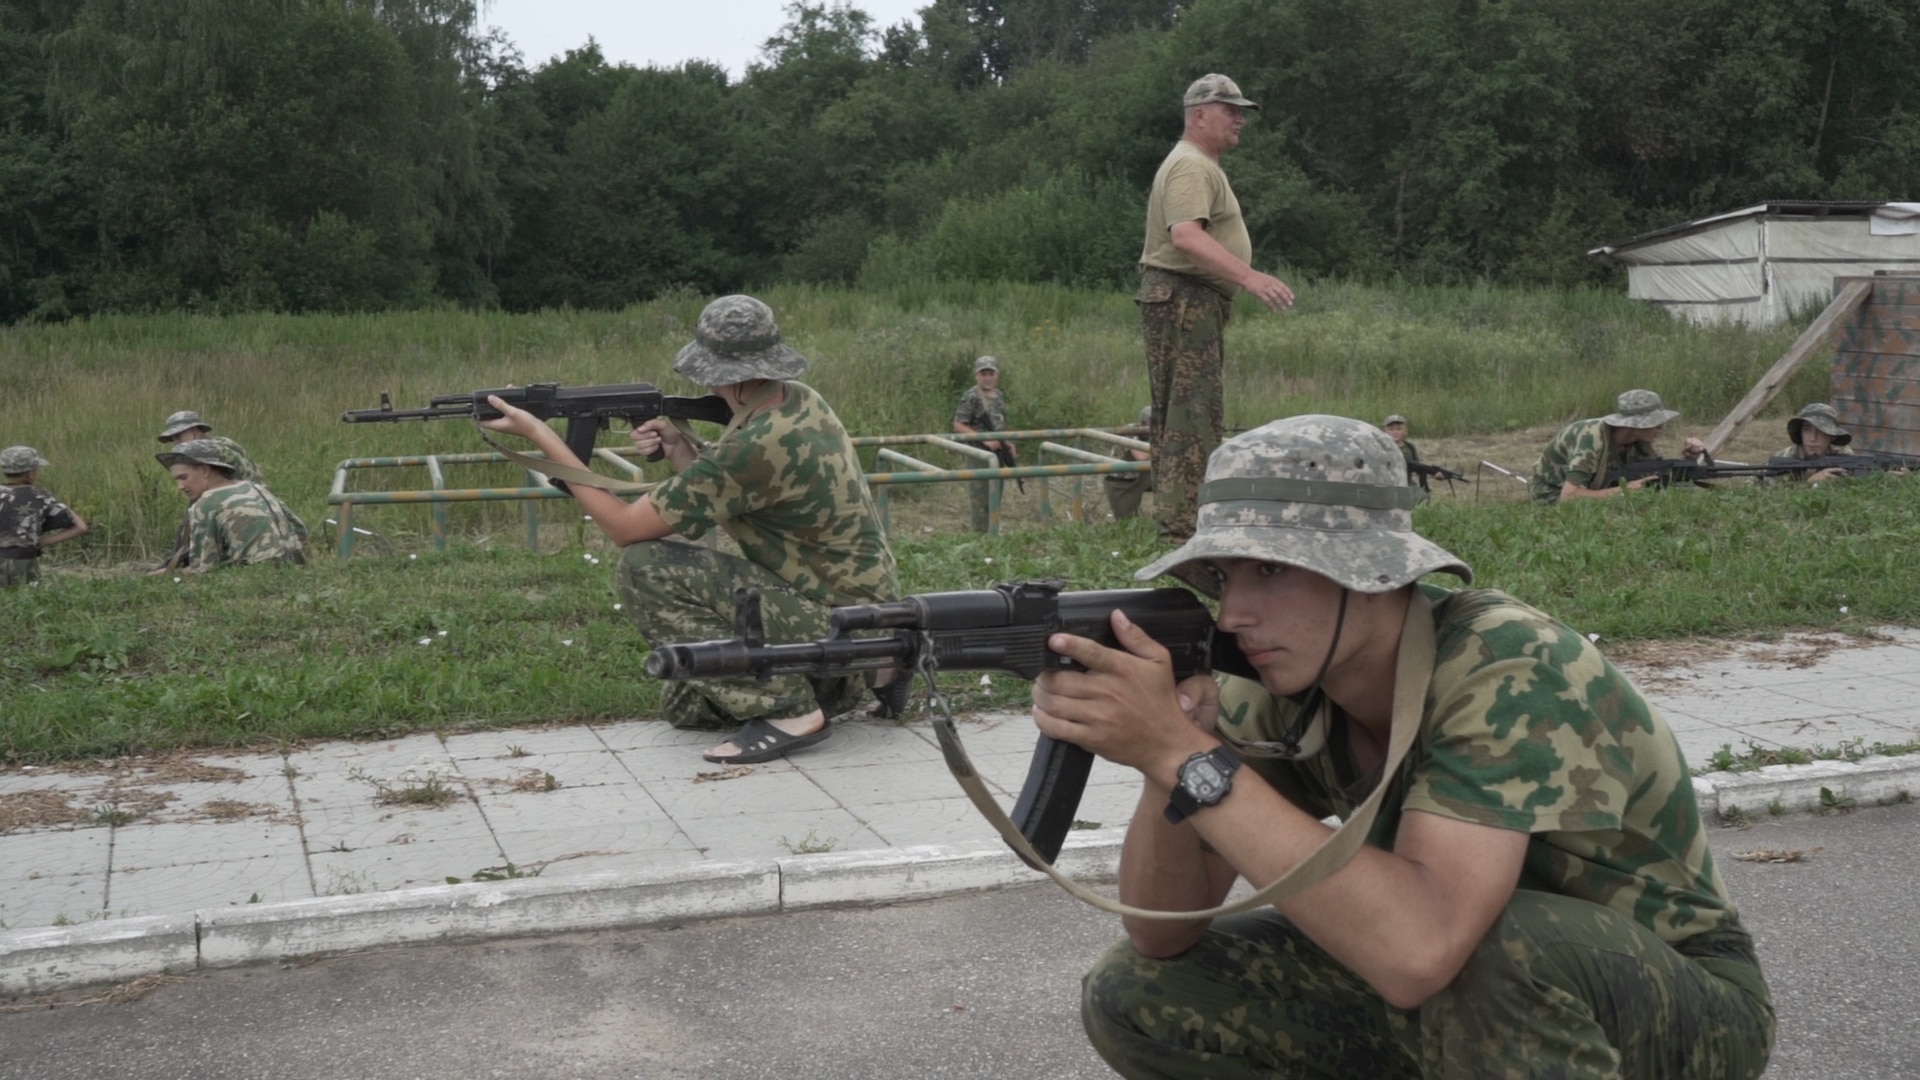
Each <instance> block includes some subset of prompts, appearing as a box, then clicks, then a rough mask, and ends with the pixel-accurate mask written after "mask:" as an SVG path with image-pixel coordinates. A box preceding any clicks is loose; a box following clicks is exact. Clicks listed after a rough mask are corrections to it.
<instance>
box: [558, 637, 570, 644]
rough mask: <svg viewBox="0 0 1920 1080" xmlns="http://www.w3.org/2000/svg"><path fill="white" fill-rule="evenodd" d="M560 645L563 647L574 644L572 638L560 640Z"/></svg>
mask: <svg viewBox="0 0 1920 1080" xmlns="http://www.w3.org/2000/svg"><path fill="white" fill-rule="evenodd" d="M560 644H562V645H572V644H573V639H572V638H561V639H560Z"/></svg>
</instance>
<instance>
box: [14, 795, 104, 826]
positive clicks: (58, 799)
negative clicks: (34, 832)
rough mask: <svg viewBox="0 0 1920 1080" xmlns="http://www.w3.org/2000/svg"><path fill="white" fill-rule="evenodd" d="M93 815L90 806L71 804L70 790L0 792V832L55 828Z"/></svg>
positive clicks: (76, 822)
mask: <svg viewBox="0 0 1920 1080" xmlns="http://www.w3.org/2000/svg"><path fill="white" fill-rule="evenodd" d="M92 817H93V808H92V807H80V806H75V805H73V793H72V792H69V791H55V790H54V789H52V788H39V789H36V790H34V791H16V792H13V793H12V794H10V795H0V833H9V832H13V831H15V830H17V829H57V828H60V827H61V826H63V825H74V824H78V823H79V822H82V821H88V820H90V819H92Z"/></svg>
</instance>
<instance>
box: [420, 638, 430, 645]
mask: <svg viewBox="0 0 1920 1080" xmlns="http://www.w3.org/2000/svg"><path fill="white" fill-rule="evenodd" d="M420 644H422V645H431V644H433V639H432V638H430V637H423V638H421V639H420Z"/></svg>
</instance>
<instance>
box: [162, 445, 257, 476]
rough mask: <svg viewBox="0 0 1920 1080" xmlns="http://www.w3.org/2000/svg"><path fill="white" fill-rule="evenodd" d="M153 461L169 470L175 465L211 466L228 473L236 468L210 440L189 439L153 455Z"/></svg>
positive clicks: (224, 452) (222, 450) (223, 451)
mask: <svg viewBox="0 0 1920 1080" xmlns="http://www.w3.org/2000/svg"><path fill="white" fill-rule="evenodd" d="M153 459H154V460H155V461H158V462H159V463H160V464H162V465H165V466H168V467H169V468H171V467H172V466H175V465H211V466H213V467H214V468H216V469H225V470H226V471H227V472H228V473H232V472H234V471H235V469H236V468H237V466H235V465H234V463H233V462H231V461H229V460H227V452H226V451H225V450H224V449H222V448H221V446H220V444H219V443H217V442H214V441H213V440H212V439H189V440H187V441H186V442H183V443H181V444H180V445H179V446H176V447H174V448H173V449H172V450H167V451H163V452H161V453H158V454H155V455H153Z"/></svg>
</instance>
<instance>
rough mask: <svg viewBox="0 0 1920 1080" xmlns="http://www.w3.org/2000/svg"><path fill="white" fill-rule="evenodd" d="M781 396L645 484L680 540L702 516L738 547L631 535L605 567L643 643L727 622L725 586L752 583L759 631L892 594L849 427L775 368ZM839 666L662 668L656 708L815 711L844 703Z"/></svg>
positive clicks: (703, 531)
mask: <svg viewBox="0 0 1920 1080" xmlns="http://www.w3.org/2000/svg"><path fill="white" fill-rule="evenodd" d="M785 385H786V390H787V393H786V400H785V401H784V402H783V403H781V404H780V405H778V406H776V407H774V408H772V409H769V410H767V411H766V412H763V413H760V414H758V415H756V416H754V417H752V418H750V419H748V420H747V421H746V422H745V423H743V424H741V425H740V426H739V428H737V429H736V430H734V431H733V432H732V433H731V434H729V435H728V436H726V437H725V438H723V439H722V440H721V441H720V442H718V443H715V444H713V445H712V446H709V447H707V448H706V449H705V450H704V451H702V452H701V454H700V456H699V458H698V459H697V460H695V461H694V463H693V464H691V465H689V466H688V467H687V468H686V469H685V470H684V471H682V472H680V473H679V474H678V475H676V476H674V477H672V478H670V479H668V480H666V481H665V482H663V483H662V484H661V485H660V486H659V487H657V488H655V489H653V491H652V492H650V493H649V494H648V496H647V497H648V498H649V499H650V500H651V501H652V503H653V506H654V508H655V509H656V510H658V511H659V512H660V516H661V517H662V518H664V519H665V520H666V522H667V523H668V524H669V525H671V526H673V530H674V532H675V533H676V534H677V535H678V536H679V537H682V538H685V539H686V540H698V539H699V538H701V537H702V536H705V535H707V534H708V533H709V532H711V531H712V530H713V529H715V528H720V529H722V530H724V531H725V532H726V533H727V534H728V535H729V536H731V537H733V539H734V540H735V541H736V542H738V543H739V545H740V550H741V551H742V553H744V554H745V555H746V558H745V559H741V558H738V557H735V556H732V555H728V554H725V553H723V552H717V551H712V550H709V549H706V548H702V547H696V546H694V545H692V544H689V543H684V542H682V541H680V540H673V539H668V540H659V541H649V542H643V543H638V544H631V545H628V547H627V548H626V549H625V550H624V551H622V552H621V554H620V568H619V571H618V574H617V580H618V584H619V589H620V595H621V599H622V600H623V601H624V603H625V605H626V610H627V612H628V614H629V615H630V616H631V617H632V619H633V621H634V623H635V625H637V626H638V627H639V628H640V633H641V634H642V635H643V636H645V637H646V639H647V641H648V643H650V644H653V645H660V644H664V643H667V642H676V641H706V640H713V639H718V638H727V637H732V636H733V610H734V605H733V590H734V589H735V588H736V587H738V586H742V585H750V586H755V587H757V588H759V589H760V590H761V593H762V607H763V613H764V616H765V618H766V628H767V639H768V640H769V641H803V640H808V639H813V638H820V637H824V636H826V634H827V632H828V631H829V630H830V629H831V627H830V625H829V622H828V617H829V609H830V608H831V607H833V606H835V605H840V604H862V603H874V602H878V601H885V600H894V599H897V598H898V597H899V595H900V582H899V578H898V574H897V571H896V570H895V568H894V562H893V552H892V550H891V549H889V548H888V546H887V541H886V536H885V535H884V534H883V533H882V532H881V529H880V519H879V515H878V513H877V512H876V511H875V510H874V506H873V498H872V496H871V494H869V492H868V490H867V482H866V479H865V476H864V475H863V473H862V471H861V468H860V459H859V457H858V455H857V454H855V452H854V449H853V443H852V440H851V439H849V438H848V436H847V432H846V429H845V428H844V427H842V426H841V424H840V418H839V417H837V416H835V415H834V412H833V410H832V409H831V408H830V407H828V405H827V403H826V401H825V400H823V399H822V398H821V397H820V395H818V394H816V393H814V392H813V390H811V389H809V388H808V387H806V386H805V385H803V384H801V383H797V382H788V383H786V384H785ZM860 691H861V683H860V682H859V681H858V680H853V679H826V680H812V679H805V678H801V677H797V676H795V677H785V678H777V679H772V680H769V681H767V682H759V681H755V680H740V681H725V682H693V681H689V682H668V683H666V684H665V685H664V686H663V687H662V690H661V709H662V712H663V713H664V715H665V716H666V718H667V720H668V721H669V722H670V723H672V724H673V725H674V726H675V727H688V728H706V729H716V730H731V729H733V728H735V727H738V726H739V725H740V724H741V723H743V722H745V721H747V720H752V719H755V718H768V719H773V718H780V717H789V716H798V715H802V714H804V713H806V712H809V711H811V710H812V709H813V708H815V707H818V708H820V709H822V710H824V711H825V712H826V713H827V715H828V716H832V715H834V714H835V713H837V712H844V711H845V710H846V709H848V708H850V707H852V706H853V705H854V704H855V703H856V701H857V699H858V696H859V694H860Z"/></svg>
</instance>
